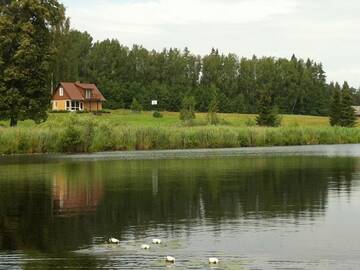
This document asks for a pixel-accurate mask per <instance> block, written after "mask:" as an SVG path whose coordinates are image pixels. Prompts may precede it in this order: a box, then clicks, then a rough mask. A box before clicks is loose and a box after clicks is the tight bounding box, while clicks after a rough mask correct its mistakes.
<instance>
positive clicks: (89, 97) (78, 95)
mask: <svg viewBox="0 0 360 270" xmlns="http://www.w3.org/2000/svg"><path fill="white" fill-rule="evenodd" d="M104 101H105V98H104V96H103V95H102V94H101V92H100V90H99V89H98V88H97V87H96V85H95V84H89V83H80V82H76V83H68V82H62V83H60V84H59V85H58V87H57V88H56V89H55V90H54V92H53V95H52V100H51V104H52V110H53V111H99V110H102V103H103V102H104Z"/></svg>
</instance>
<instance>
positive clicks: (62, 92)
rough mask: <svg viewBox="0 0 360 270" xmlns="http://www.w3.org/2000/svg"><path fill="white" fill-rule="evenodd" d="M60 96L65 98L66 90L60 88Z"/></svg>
mask: <svg viewBox="0 0 360 270" xmlns="http://www.w3.org/2000/svg"><path fill="white" fill-rule="evenodd" d="M59 96H60V97H62V96H64V88H62V87H60V89H59Z"/></svg>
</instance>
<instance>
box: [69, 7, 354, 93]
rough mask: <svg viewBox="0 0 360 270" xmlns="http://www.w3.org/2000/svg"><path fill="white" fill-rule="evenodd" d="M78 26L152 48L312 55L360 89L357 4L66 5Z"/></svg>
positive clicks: (330, 76)
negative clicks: (215, 49)
mask: <svg viewBox="0 0 360 270" xmlns="http://www.w3.org/2000/svg"><path fill="white" fill-rule="evenodd" d="M63 3H64V4H65V6H66V8H67V15H68V16H70V17H71V23H72V27H73V28H76V29H78V30H81V31H85V30H86V31H88V32H89V33H90V34H91V35H92V36H93V37H94V39H95V40H103V39H106V38H116V39H118V40H119V41H120V42H121V43H122V44H124V45H127V46H132V45H133V44H140V45H143V46H144V47H145V48H147V49H156V50H161V49H162V48H164V47H167V48H169V47H176V48H185V47H188V48H189V49H190V50H191V51H192V52H193V53H195V54H201V55H204V54H207V53H209V52H210V49H211V48H212V47H216V48H219V50H220V51H221V52H223V53H226V54H227V53H230V52H231V53H236V54H238V55H239V56H246V57H251V56H252V55H253V54H256V55H258V56H276V57H288V58H289V57H291V55H292V54H293V53H295V54H296V55H297V56H299V57H302V58H307V57H310V58H312V59H314V60H316V61H318V62H322V63H323V64H324V68H325V70H326V72H327V75H328V80H329V81H331V80H334V81H339V82H342V81H344V80H347V81H349V83H350V84H351V85H352V86H354V87H357V88H358V87H360V33H359V29H360V16H359V12H360V1H359V0H63Z"/></svg>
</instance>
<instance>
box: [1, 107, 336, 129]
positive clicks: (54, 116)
mask: <svg viewBox="0 0 360 270" xmlns="http://www.w3.org/2000/svg"><path fill="white" fill-rule="evenodd" d="M163 115H164V117H163V118H154V117H153V116H152V113H151V112H142V113H132V112H130V111H128V110H114V111H111V113H110V114H103V115H101V116H95V115H92V114H80V115H79V117H82V118H91V119H93V120H94V121H96V122H108V123H110V124H112V125H116V126H118V125H121V126H146V127H154V126H156V127H171V126H173V127H177V126H181V125H182V124H181V121H180V119H179V113H175V112H164V113H163ZM69 116H70V114H62V113H49V118H48V120H47V122H46V123H44V124H41V125H40V126H43V125H48V124H56V123H62V122H63V121H64V120H65V119H67V118H69ZM219 118H220V119H222V124H221V125H224V126H232V127H245V126H247V125H249V124H254V121H255V118H256V115H250V114H230V113H229V114H225V113H224V114H219ZM249 119H250V120H251V121H249ZM250 122H252V123H250ZM196 123H197V124H198V125H206V113H198V114H197V115H196ZM8 124H9V123H8V122H5V121H0V125H2V126H8ZM18 125H19V127H32V126H35V123H34V122H33V121H20V122H19V124H18ZM282 126H285V127H289V126H290V127H294V126H307V127H309V126H314V127H319V126H329V119H328V118H327V117H318V116H302V115H301V116H300V115H283V116H282Z"/></svg>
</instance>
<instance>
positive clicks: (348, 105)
mask: <svg viewBox="0 0 360 270" xmlns="http://www.w3.org/2000/svg"><path fill="white" fill-rule="evenodd" d="M352 105H353V99H352V96H351V92H350V87H349V85H348V84H347V82H345V83H344V86H343V90H342V99H341V111H340V125H341V126H342V127H354V126H355V124H356V115H355V109H354V108H353V107H352Z"/></svg>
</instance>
